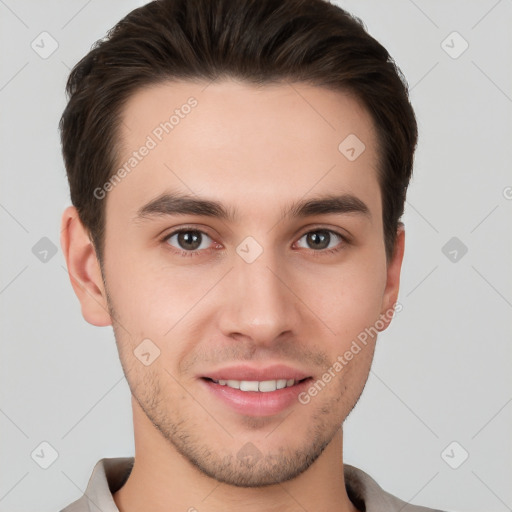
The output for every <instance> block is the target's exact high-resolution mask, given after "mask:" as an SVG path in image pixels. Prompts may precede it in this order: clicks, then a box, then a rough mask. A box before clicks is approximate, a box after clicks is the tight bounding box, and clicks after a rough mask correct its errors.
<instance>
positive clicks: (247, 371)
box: [201, 364, 310, 382]
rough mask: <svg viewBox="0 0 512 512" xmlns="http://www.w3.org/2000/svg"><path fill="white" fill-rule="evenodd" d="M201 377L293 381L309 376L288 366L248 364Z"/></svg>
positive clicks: (215, 371)
mask: <svg viewBox="0 0 512 512" xmlns="http://www.w3.org/2000/svg"><path fill="white" fill-rule="evenodd" d="M201 377H203V378H208V379H213V380H245V381H259V382H261V381H265V380H279V379H286V380H289V379H294V380H295V381H298V380H302V379H305V378H307V377H310V375H308V374H307V373H304V372H302V371H300V370H297V369H295V368H292V367H290V366H286V365H282V364H278V365H272V366H266V367H263V368H256V367H254V366H248V365H237V366H227V367H225V368H220V369H218V370H214V371H211V372H208V373H206V374H204V375H201Z"/></svg>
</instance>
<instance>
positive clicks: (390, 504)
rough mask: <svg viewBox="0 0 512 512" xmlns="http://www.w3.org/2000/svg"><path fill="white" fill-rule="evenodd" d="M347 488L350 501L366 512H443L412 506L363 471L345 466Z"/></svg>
mask: <svg viewBox="0 0 512 512" xmlns="http://www.w3.org/2000/svg"><path fill="white" fill-rule="evenodd" d="M344 475H345V486H346V488H347V494H348V496H349V498H350V500H351V501H352V502H353V503H354V505H355V506H356V507H358V508H359V509H360V510H363V511H365V512H399V511H400V512H443V511H442V510H439V509H433V508H428V507H421V506H418V505H412V504H410V503H407V502H406V501H404V500H402V499H400V498H398V497H397V496H393V495H392V494H390V493H389V492H387V491H385V490H384V489H382V487H381V486H380V485H379V484H378V483H377V482H376V481H375V480H374V479H373V478H372V477H371V476H370V475H368V473H365V472H364V471H363V470H361V469H359V468H356V467H355V466H351V465H349V464H344Z"/></svg>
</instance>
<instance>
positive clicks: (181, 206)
mask: <svg viewBox="0 0 512 512" xmlns="http://www.w3.org/2000/svg"><path fill="white" fill-rule="evenodd" d="M281 213H282V215H283V217H287V218H304V217H310V216H314V215H328V214H354V213H355V214H359V215H362V216H365V217H368V218H369V219H370V218H371V213H370V209H369V208H368V206H367V205H366V204H365V203H364V202H363V201H362V200H361V199H359V198H358V197H356V196H354V195H352V194H342V195H332V194H329V195H323V196H319V197H314V198H311V199H302V200H298V201H295V202H294V203H292V204H291V205H289V206H288V208H283V209H282V210H281ZM172 215H197V216H204V217H213V218H218V219H221V220H225V221H229V222H234V221H235V220H236V218H237V210H236V208H226V207H225V206H224V205H223V204H222V203H220V202H218V201H214V200H211V199H205V198H198V197H197V196H192V195H189V194H182V193H178V192H173V193H169V192H166V193H163V194H161V195H160V196H158V197H156V198H155V199H152V200H151V201H149V202H148V203H146V204H145V205H144V206H142V207H141V208H139V210H138V211H137V215H136V217H135V220H150V219H152V218H155V217H162V216H172Z"/></svg>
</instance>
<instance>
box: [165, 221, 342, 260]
mask: <svg viewBox="0 0 512 512" xmlns="http://www.w3.org/2000/svg"><path fill="white" fill-rule="evenodd" d="M190 231H192V232H197V233H201V234H202V235H206V236H207V237H209V238H211V239H212V240H213V238H212V237H211V236H210V235H209V234H208V233H206V232H205V231H202V230H200V229H197V228H192V227H184V228H180V229H177V230H176V231H173V232H172V233H169V234H167V235H165V236H164V237H163V238H162V240H161V242H162V243H164V244H166V245H167V246H168V247H170V248H171V251H172V252H174V253H175V254H178V256H182V257H185V258H190V257H193V256H200V255H202V254H203V253H204V252H205V251H206V252H210V251H212V250H215V249H214V248H208V249H199V250H198V249H196V250H194V251H184V250H179V249H176V248H175V247H173V246H171V245H170V244H169V243H168V241H169V239H170V238H171V237H173V236H174V235H178V234H180V233H184V232H185V233H186V232H190ZM318 231H326V232H328V233H330V234H334V235H335V236H337V237H339V238H340V239H341V242H340V243H339V244H338V245H337V246H336V248H334V249H322V250H318V251H315V250H314V249H310V252H312V253H313V256H314V257H315V258H316V257H320V256H325V255H326V254H334V253H337V252H339V251H341V250H342V249H343V247H344V246H345V245H347V244H349V243H350V241H349V240H348V238H347V237H346V236H344V235H342V234H341V233H338V232H337V231H334V230H332V229H327V228H320V227H319V228H315V229H310V230H309V231H306V232H304V233H302V235H301V236H300V237H299V238H298V240H300V239H301V238H303V237H304V236H305V235H308V234H310V233H315V232H318Z"/></svg>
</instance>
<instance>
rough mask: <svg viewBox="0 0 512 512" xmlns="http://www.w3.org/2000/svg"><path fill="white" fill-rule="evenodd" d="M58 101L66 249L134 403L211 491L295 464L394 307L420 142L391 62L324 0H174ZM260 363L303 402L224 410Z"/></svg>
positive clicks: (289, 470) (94, 60)
mask: <svg viewBox="0 0 512 512" xmlns="http://www.w3.org/2000/svg"><path fill="white" fill-rule="evenodd" d="M67 91H68V94H69V103H68V105H67V107H66V109H65V111H64V114H63V116H62V119H61V124H60V128H61V134H62V146H63V155H64V160H65V164H66V170H67V174H68V179H69V184H70V190H71V200H72V203H73V208H70V209H68V210H66V213H65V215H64V218H63V228H64V229H63V236H62V245H63V249H64V253H65V255H66V259H67V262H68V268H69V270H70V275H71V278H72V283H73V286H74V288H75V291H76V293H77V295H78V297H79V299H80V302H81V305H82V312H83V315H84V317H85V319H86V320H87V321H89V322H90V323H92V324H94V325H110V324H112V326H113V328H114V332H115V336H116V341H117V345H118V349H119V354H120V359H121V363H122V365H123V369H124V371H125V374H126V378H127V380H128V383H129V385H130V389H131V391H132V395H133V397H134V400H135V402H136V404H137V407H139V408H140V411H142V412H143V413H144V414H145V416H146V417H147V419H148V420H149V421H150V423H151V426H152V427H153V428H154V429H155V432H158V435H161V436H162V438H163V439H165V440H166V441H167V442H168V443H169V446H172V447H173V448H175V449H177V450H178V451H179V452H180V453H181V454H182V455H184V456H185V457H186V458H187V459H188V460H189V461H190V462H191V463H192V464H193V465H195V466H196V467H198V468H199V469H200V470H201V471H203V472H204V473H205V474H207V475H209V476H212V477H214V478H217V479H219V480H221V481H224V482H228V483H231V484H233V485H244V486H257V485H268V484H270V483H276V482H279V481H283V480H287V479H290V478H293V477H294V476H296V475H298V474H300V473H301V472H303V471H305V470H306V469H307V468H308V467H309V466H310V465H311V464H312V463H313V462H314V461H315V460H316V459H317V458H318V457H319V456H320V455H321V454H322V452H323V450H324V449H325V448H326V446H328V444H329V442H330V441H331V440H332V438H333V436H334V434H335V432H336V431H337V430H338V429H339V428H340V425H341V424H342V422H343V421H344V419H345V418H346V417H347V415H348V414H349V412H350V411H351V410H352V408H353V406H354V405H355V403H356V402H357V400H358V398H359V396H360V394H361V392H362V390H363V388H364V385H365V382H366V379H367V376H368V373H369V369H370V365H371V360H372V357H373V350H374V346H375V341H376V337H377V335H376V332H377V331H380V330H383V329H385V328H386V327H387V325H388V324H389V321H390V320H391V316H392V314H390V311H392V309H393V306H394V304H395V303H396V299H397V294H398V287H399V276H400V267H401V262H402V255H403V247H404V232H403V226H402V225H401V223H400V217H401V215H402V214H403V210H404V203H405V195H406V190H407V186H408V183H409V179H410V176H411V171H412V164H413V154H414V149H415V146H416V139H417V128H416V121H415V117H414V113H413V110H412V107H411V105H410V103H409V100H408V95H407V87H406V85H405V82H404V80H403V77H402V76H401V74H400V71H399V70H398V68H397V67H396V65H395V64H394V62H393V60H392V59H391V57H390V56H389V54H388V52H387V51H386V50H385V49H384V48H383V47H382V46H381V45H380V44H379V43H378V42H377V41H376V40H375V39H373V38H372V37H371V36H370V35H369V34H368V33H367V32H366V31H365V29H364V27H363V25H362V24H361V22H360V21H359V20H357V19H355V18H353V17H352V16H350V15H349V14H348V13H346V12H345V11H343V10H342V9H340V8H338V7H336V6H334V5H331V4H329V3H327V2H325V1H323V0H308V1H303V0H287V1H284V2H283V1H281V0H279V1H276V0H258V1H250V0H243V1H240V0H219V1H211V0H194V1H190V0H188V1H186V0H168V1H156V2H151V3H150V4H147V5H145V6H144V7H141V8H139V9H136V10H134V11H132V12H131V13H130V14H128V15H127V16H126V17H125V18H124V19H123V20H121V21H120V22H119V23H118V24H117V25H116V26H115V27H114V28H113V29H112V30H111V31H110V32H109V34H108V37H107V38H106V39H105V40H102V41H100V42H98V43H97V44H96V45H95V47H94V48H93V49H92V50H91V52H90V53H89V54H88V55H86V56H85V57H84V58H83V59H82V60H81V61H80V62H79V63H78V64H77V65H76V66H75V68H74V69H73V71H72V72H71V75H70V77H69V80H68V84H67ZM178 228H179V229H180V230H182V232H181V233H179V232H177V229H178ZM377 322H378V325H377V328H375V327H374V326H375V325H376V324H377ZM372 327H373V330H372V329H371V328H372ZM364 332H366V333H368V334H367V335H366V338H365V340H364V343H363V342H362V341H360V342H359V344H357V342H356V345H357V346H358V347H359V350H358V351H357V349H355V348H353V347H354V341H355V340H358V339H359V340H361V339H362V338H361V333H364ZM351 347H352V348H351ZM347 351H349V352H350V351H352V354H353V356H352V357H350V359H348V360H347V358H344V357H343V355H344V354H345V353H347ZM142 353H143V354H150V355H149V356H148V355H146V356H144V357H141V354H142ZM340 356H341V359H340ZM143 359H145V361H144V362H143V361H142V360H143ZM342 360H343V362H342ZM336 362H338V365H336ZM148 363H149V364H148ZM240 365H241V366H242V369H241V370H240V368H239V369H237V370H233V367H234V366H240ZM340 365H341V368H340ZM284 367H286V368H284ZM244 369H245V370H244ZM260 370H261V372H263V373H265V372H267V370H268V371H269V372H270V374H272V375H270V374H269V375H270V377H269V379H268V380H272V378H271V377H272V376H273V373H272V372H274V373H275V372H277V373H279V372H281V374H286V373H287V372H292V373H293V372H295V373H296V374H297V377H301V379H299V378H297V379H296V380H302V379H303V378H304V379H305V380H304V381H303V382H302V383H301V384H300V385H301V386H302V387H301V388H300V389H301V391H302V395H301V397H302V399H301V400H295V401H294V402H293V403H290V404H289V405H287V406H286V407H285V408H284V409H275V410H271V409H272V408H267V409H265V408H264V409H257V410H255V409H251V410H248V409H247V408H243V407H241V408H240V407H238V408H237V407H236V406H233V404H232V403H226V401H225V400H224V399H223V398H219V396H220V395H222V393H224V391H225V389H224V390H220V391H219V389H218V387H219V386H221V385H220V384H216V383H215V382H214V381H215V380H219V379H220V380H223V379H222V377H223V376H224V375H227V374H229V375H231V376H232V375H234V374H237V372H240V371H242V373H243V371H246V372H247V375H249V377H250V375H252V374H254V375H256V376H257V375H259V373H258V372H259V371H260ZM233 372H234V373H233ZM251 372H252V373H251ZM326 372H328V373H329V374H330V375H331V378H330V379H329V382H328V383H327V382H325V380H326V379H324V378H323V376H324V375H325V374H326ZM263 373H261V374H262V375H263ZM267 373H268V372H267ZM235 377H236V375H235ZM251 379H252V380H254V379H256V377H254V379H253V378H252V377H251V378H248V379H247V380H251ZM234 380H236V379H234ZM239 380H243V379H239ZM252 380H251V381H252ZM256 380H258V379H256ZM259 380H262V379H259ZM281 380H282V379H281ZM319 380H321V381H322V382H324V384H325V386H322V385H321V384H318V382H319ZM315 383H317V386H316V388H317V392H314V391H310V389H311V386H313V385H314V384H315ZM297 385H298V384H297ZM212 388H215V389H212ZM320 388H321V389H320ZM290 389H291V388H290ZM308 397H309V398H308ZM135 402H134V403H135ZM212 418H213V420H214V421H212ZM248 447H249V448H248ZM243 450H246V451H247V450H249V451H250V450H255V451H256V453H258V456H257V457H256V459H257V461H256V463H252V464H247V459H246V458H244V456H243V454H244V451H243ZM240 453H242V455H240ZM253 455H254V454H253ZM253 459H254V456H253Z"/></svg>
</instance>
